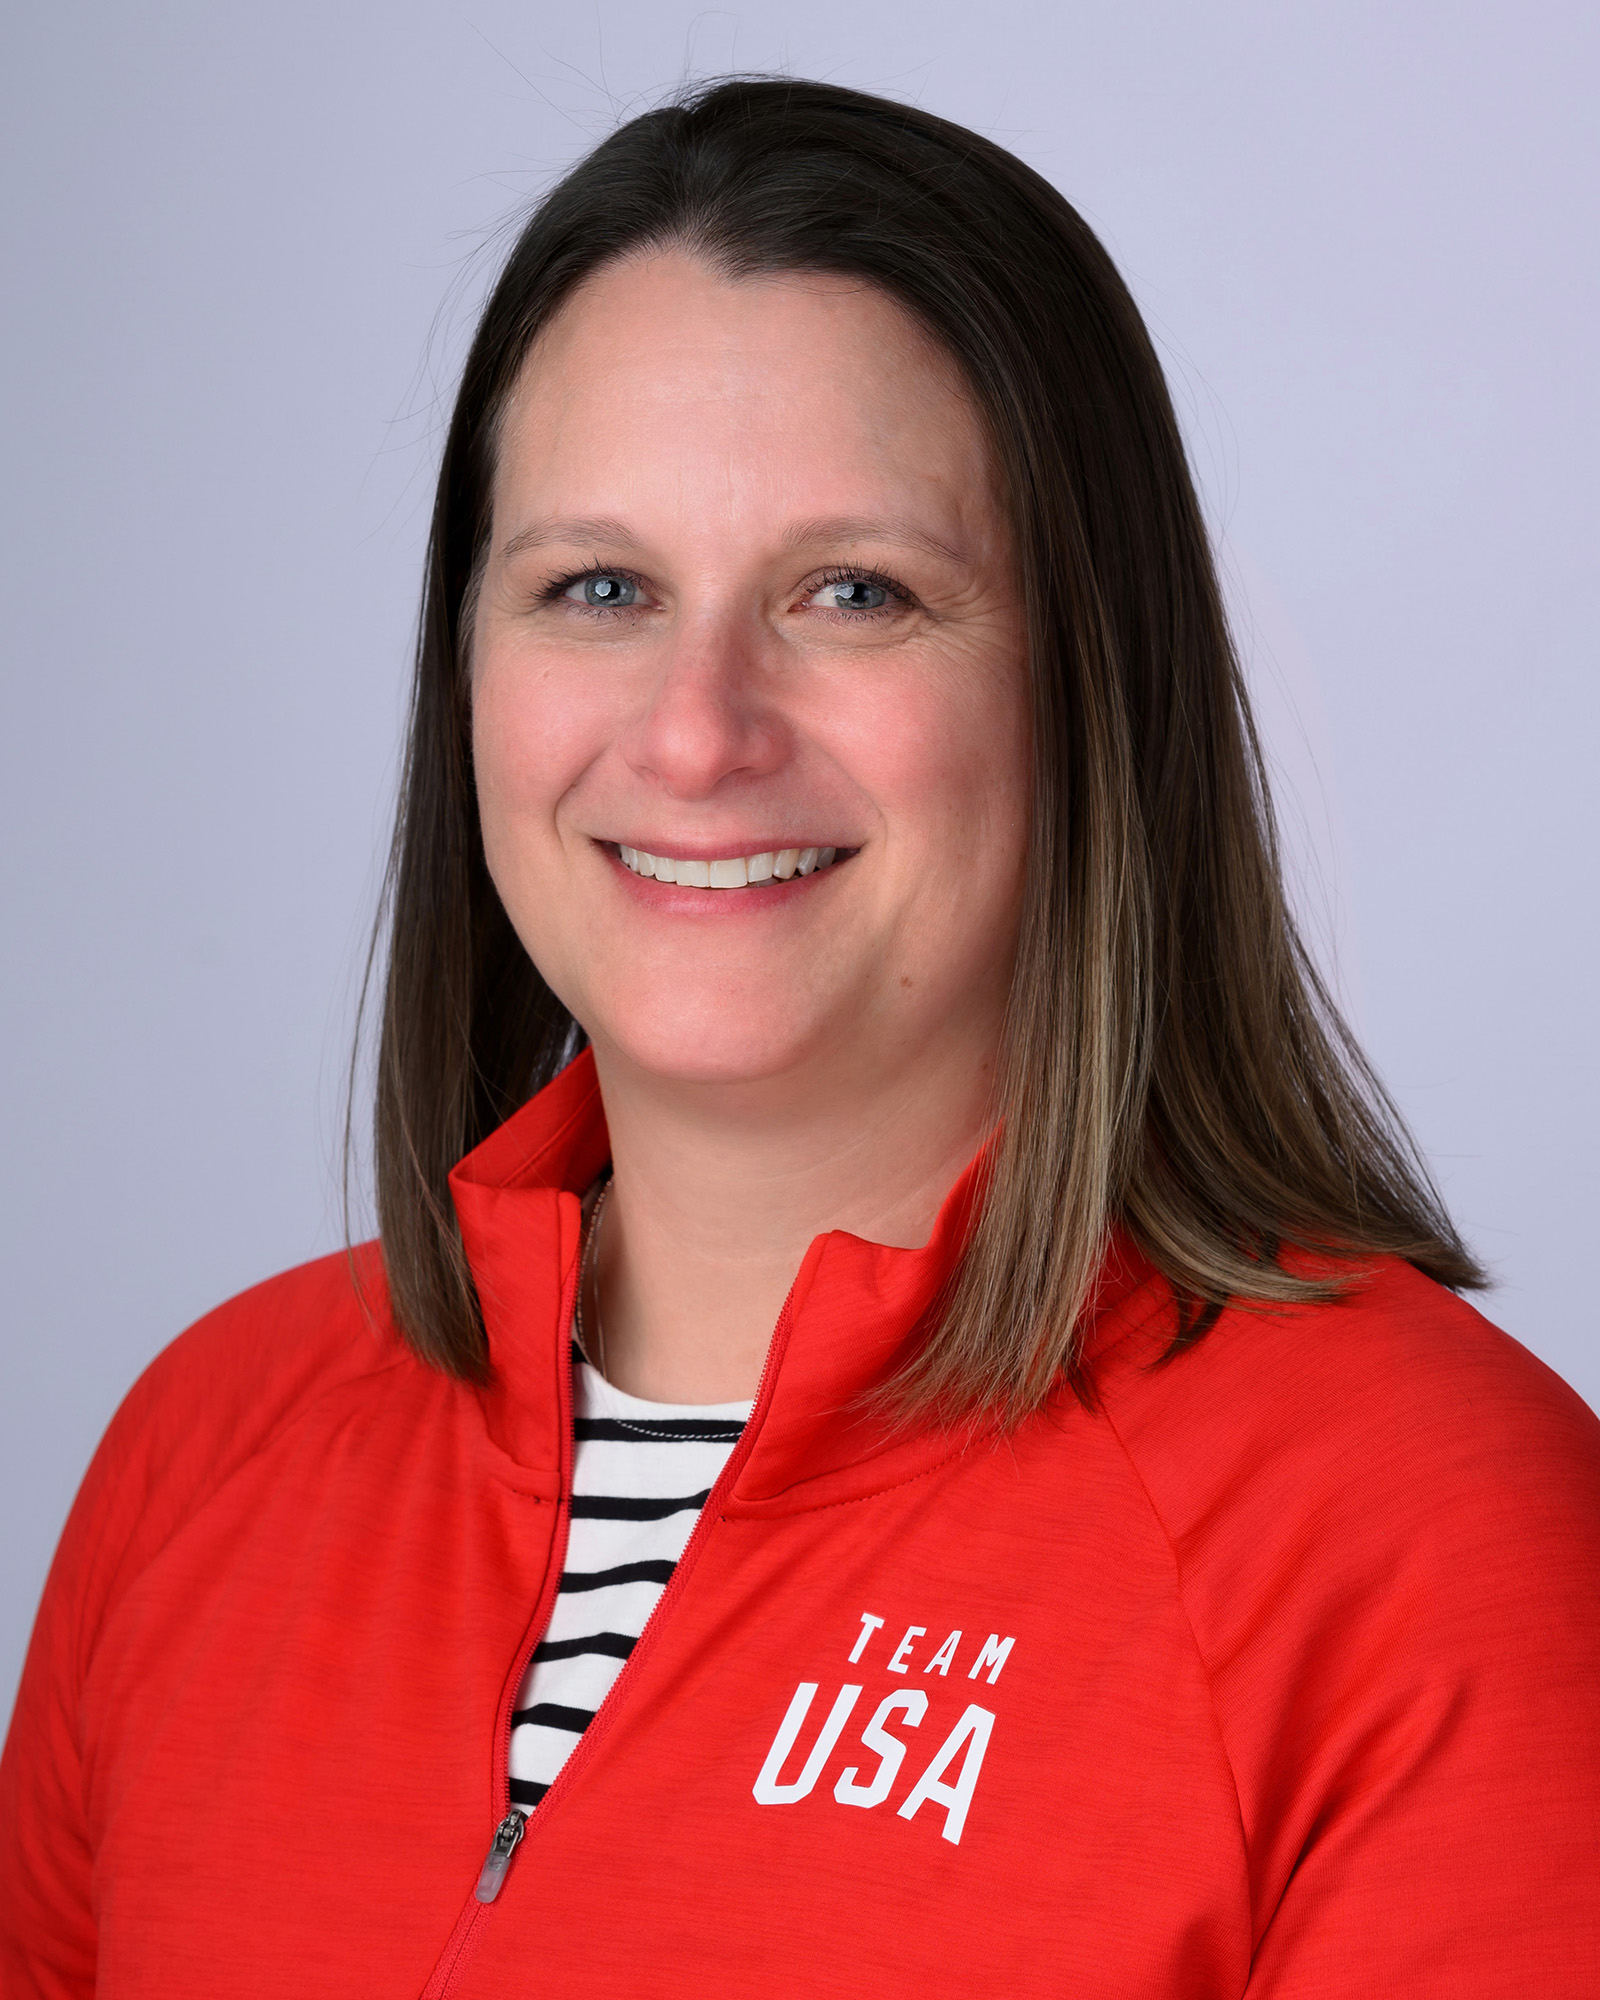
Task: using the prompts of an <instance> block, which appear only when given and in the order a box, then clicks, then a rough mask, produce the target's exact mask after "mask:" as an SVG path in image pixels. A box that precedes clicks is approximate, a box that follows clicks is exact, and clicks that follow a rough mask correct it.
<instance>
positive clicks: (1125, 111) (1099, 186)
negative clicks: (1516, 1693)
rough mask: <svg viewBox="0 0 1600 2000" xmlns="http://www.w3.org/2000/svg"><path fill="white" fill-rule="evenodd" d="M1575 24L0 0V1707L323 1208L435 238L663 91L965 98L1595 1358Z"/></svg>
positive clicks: (1584, 58) (1492, 1233)
mask: <svg viewBox="0 0 1600 2000" xmlns="http://www.w3.org/2000/svg"><path fill="white" fill-rule="evenodd" d="M1595 21H1596V16H1595V13H1594V10H1593V9H1592V8H1591V7H1587V6H1580V5H1578V4H1571V5H1553V4H1535V5H1532V6H1530V5H1528V4H1517V5H1512V4H1498V5H1482V4H1471V0H1468V4H1465V5H1463V4H1460V0H1456V4H1451V5H1442V4H1441V5H1431V4H1418V0H1379V4H1370V0H1366V3H1364V4H1340V5H1335V6H1320V7H1304V6H1302V7H1293V6H1283V5H1275V6H1269V5H1259V6H1250V5H1243V4H1210V5H1208V4H1204V0H1202V4H1199V5H1196V4H1194V0H1183V4H1169V5H1161V4H1154V0H1116V4H1109V3H1108V0H1095V4H1084V0H1066V4H1054V5H1049V4H1037V0H1035V4H1030V0H986V4H984V5H982V6H973V5H971V4H970V0H969V3H968V4H946V0H915V4H894V3H893V0H807V4H804V5H802V6H798V7H797V6H794V5H792V4H788V5H781V6H780V5H776V4H770V3H769V0H763V4H753V5H745V6H738V7H732V8H725V9H717V10H693V9H690V8H689V7H687V6H684V5H682V4H680V0H599V4H598V5H593V4H591V5H579V6H562V7H555V6H548V5H546V6H540V5H533V6H517V5H512V4H508V0H473V4H471V5H452V4H445V3H444V0H439V4H432V5H424V4H416V3H415V0H385V4H381V5H379V4H371V3H369V4H365V5H353V4H348V0H317V4H316V5H311V4H307V0H277V4H275V5H272V6H270V7H261V6H247V5H244V4H242V0H241V4H227V5H220V4H211V5H203V4H202V5H190V6H185V5H181V4H176V0H160V4H155V5H145V6H137V5H133V6H130V5H118V6H115V7H112V6H107V5H99V6H84V5H77V6H53V7H38V6H35V7H26V8H24V7H16V8H13V9H11V10H10V14H9V21H8V24H7V26H6V27H5V28H4V30H3V31H0V33H3V37H4V41H3V46H0V78H3V82H0V93H3V98H0V134H3V139H0V144H3V147H4V164H3V173H0V185H3V187H4V188H5V190H6V193H5V199H4V202H3V204H0V209H3V212H0V228H3V231H4V244H3V251H0V292H3V300H4V304H3V327H0V410H3V416H0V425H3V432H0V436H3V446H0V449H3V453H4V461H3V462H4V479H3V498H0V507H3V510H4V512H3V521H0V564H3V577H4V611H3V618H4V624H3V633H4V662H5V664H4V673H5V679H4V706H3V716H4V728H3V743H0V760H3V761H0V812H3V815H4V818H3V857H4V869H3V874H4V895H5V904H4V912H3V919H0V921H3V930H0V936H3V940H4V971H3V988H0V1027H3V1047H4V1063H5V1068H4V1104H5V1109H6V1125H5V1145H4V1150H3V1167H4V1174H5V1182H4V1193H3V1201H0V1229H3V1233H4V1243H3V1254H4V1287H3V1294H0V1296H3V1298H4V1337H3V1344H0V1361H3V1375H0V1520H3V1522H4V1538H3V1540H4V1546H3V1550H0V1558H3V1567H0V1703H3V1702H4V1701H5V1700H6V1699H8V1698H9V1694H10V1689H11V1686H12V1683H13V1678H14V1674H15V1671H16V1669H17V1666H18V1664H19V1662H20V1658H21V1652H22V1648H23V1645H24V1643H25V1639H26V1633H27V1627H28V1623H29V1620H30V1619H31V1616H32V1612H33V1606H34V1603H35V1601H36V1598H37V1593H38V1589H39V1586H40V1584H41V1582H42V1580H43V1577H44V1572H45V1567H46V1564H47V1562H48V1560H49V1554H50V1550H51V1547H52V1545H53V1543H54V1540H55V1537H56V1534H57V1533H58V1531H59V1528H60V1524H61V1521H62V1518H63V1516H64V1514H65V1511H66V1508H67V1506H68V1503H69V1501H70V1498H71V1495H72V1492H73V1489H74V1487H75V1485H76V1482H77V1480H78V1478H79V1476H80V1474H81V1472H82V1470H83V1467H84V1465H85V1463H86V1461H87V1459H88V1457H89V1454H90V1452H91V1450H92V1449H93V1446H94V1443H95V1440H96V1438H97V1436H98V1434H99V1432H100V1431H101V1429H102V1427H103V1426H104V1424H105V1422H106V1420H107V1418H108V1417H109V1416H110V1414H111V1411H112V1409H113V1408H114V1406H115V1404H116V1402H117V1400H118V1398H119V1397H120V1396H121V1394H122V1393H123V1391H124V1390H125V1389H126V1388H127V1386H128V1384H129V1383H130V1382H131V1380H132V1379H133V1377H134V1375H135V1374H136V1373H137V1372H138V1370H139V1369H140V1368H141V1367H142V1366H143V1365H144V1363H145V1362H146V1361H147V1360H148V1359H149V1358H150V1356H151V1355H153V1354H154V1353H155V1352H156V1350H157V1349H158V1348H159V1347H161V1346H162V1345H163V1344H164V1343H165V1342H166V1341H167V1340H169V1339H170V1338H171V1337H172V1336H173V1335H174V1334H175V1333H176V1332H177V1331H178V1330H179V1329H180V1328H181V1327H182V1326H184V1325H185V1324H186V1323H187V1322H188V1321H189V1320H190V1319H192V1318H193V1317H195V1316H196V1315H197V1314H198V1313H200V1312H201V1311H203V1310H204V1309H205V1308H206V1307H207V1306H209V1305H211V1304H213V1303H214V1302H215V1301H217V1300H218V1299H220V1298H222V1297H224V1296H226V1295H227V1294H228V1293H231V1292H233V1291H235V1290H237V1289H239V1288H240V1287H241V1286H244V1285H246V1284H249V1283H251V1282H252V1281H254V1280H255V1279H258V1278H261V1277H264V1276H265V1275H267V1274H268V1273H269V1272H271V1271H273V1270H274V1269H276V1268H279V1267H281V1266H283V1265H285V1264H290V1263H293V1262H296V1261H298V1260H299V1259H301V1258H303V1257H306V1256H308V1255H311V1254H313V1253H315V1252H318V1251H320V1250H323V1249H326V1248H329V1247H331V1246H332V1245H334V1244H335V1243H336V1242H337V1241H338V1240H339V1233H340V1221H339V1213H338V1201H337V1194H336V1178H335V1173H334V1159H335V1155H336V1151H337V1144H336V1142H337V1133H338V1127H339V1099H340V1090H341V1085H342V1079H343V1069H344V1063H345V1057H346V1049H347V1043H348V1037H349V1027H350V1018H351V1000H352V994H353V989H354V983H355V977H356V974H357V972H358V969H359V962H360V955H361V944H362V939H363V935H364V930H365V926H366V923H367V921H368V918H369V915H370V910H371V905H372V899H373V895H374V891H375V886H376V882H377V869H376V864H375V858H374V857H375V854H376V852H377V849H378V847H379V845H380V843H381V840H382V837H383V834H384V830H385V825H386V820H387V814H388V809H389V803H390V796H391V789H392V785H393V780H394V772H395V756H396V749H397V742H398V732H399V722H400V715H401V705H402V688H403V683H404V677H405V670H406V653H407V643H408V636H409V627H410V622H411V616H412V611H413V606H414V602H415V596H416V579H417V575H418V570H419V560H420V552H421V548H422V538H423V533H424V527H425V522H426V514H427V502H428V492H429V484H430V478H431V470H432V465H433V461H434V456H435V452H436V450H437V445H438V440H439V435H440V426H441V420H442V414H441V413H442V411H443V409H444V407H445V399H446V398H447V397H448V394H449V390H450V386H451V380H452V368H453V365H454V363H455V361H456V359H457V358H458V356H459V354H460V351H461V342H462V337H463V333H464V331H465V329H466V327H467V326H468V324H469V323H470V317H471V307H472V304H473V302H474V300H475V299H477V298H478V297H479V296H480V295H481V287H482V283H483V279H484V276H485V274H486V272H487V270H488V268H489V262H488V253H487V252H486V251H485V250H484V249H483V247H482V246H483V245H484V244H485V241H486V239H487V238H488V236H489V235H490V233H491V232H492V231H493V229H494V228H495V226H496V225H497V224H499V223H500V222H501V221H502V220H503V219H504V218H505V217H506V216H507V215H508V214H510V213H511V212H512V211H513V210H514V209H515V208H516V207H517V206H518V205H519V204H520V203H522V202H523V201H525V200H526V199H527V198H529V197H530V196H531V195H532V194H533V193H535V192H536V191H537V190H538V189H539V188H540V187H541V186H542V185H544V184H545V182H546V181H547V179H548V177H549V176H550V175H551V174H552V173H554V172H555V171H556V170H557V169H559V168H560V167H561V166H562V165H563V164H564V163H566V162H567V161H569V160H570V159H572V158H573V157H574V156H575V155H576V154H578V153H579V152H581V151H582V150H584V149H585V148H586V147H587V146H588V145H590V144H591V143H593V141H594V140H596V139H598V138H599V137H600V136H601V135H602V134H603V133H604V132H605V131H606V130H607V129H609V127H610V125H611V124H612V123H613V122H614V120H615V119H616V118H617V117H618V116H619V115H621V114H622V113H624V112H626V111H628V110H632V109H638V108H643V106H644V105H645V104H646V103H648V102H649V101H650V100H651V99H653V98H654V97H655V96H656V95H658V94H659V93H660V92H661V91H663V90H664V89H666V88H669V87H671V86H672V85H673V84H674V83H676V82H678V81H680V80H681V79H682V78H683V77H684V76H685V75H686V74H703V73H706V72H708V71H714V70H720V69H725V68H728V67H732V66H737V67H743V68H771V67H787V68H789V69H791V70H792V71H794V72H796V73H800V74H812V75H820V76H827V77H833V78H836V79H839V80H841V81H846V82H850V83H855V84H860V85H864V86H866V87H868V88H873V89H879V90H884V91H887V92H890V93H892V94H898V95H902V96H906V97H910V98H913V99H915V100H916V101H918V102H920V103H923V104H926V105H927V106H929V107H930V108H931V109H934V110H936V111H939V112H942V113H945V114H947V115H949V116H951V117H954V118H957V119H960V120H962V121H964V122H966V123H968V124H971V125H973V126H976V127H977V128H978V129H980V130H981V131H984V132H987V133H990V134H992V135H993V136H995V137H996V138H998V139H999V140H1000V141H1001V142H1002V143H1004V144H1006V145H1009V146H1011V147H1013V148H1014V149H1015V150H1016V151H1018V152H1019V153H1021V154H1022V155H1023V156H1024V157H1025V158H1026V159H1028V160H1030V161H1032V162H1033V163H1034V164H1035V165H1036V166H1037V167H1039V168H1040V169H1041V170H1042V171H1043V172H1044V173H1045V174H1047V175H1048V176H1049V177H1050V178H1051V179H1052V180H1054V181H1055V182H1056V184H1057V185H1058V186H1060V187H1061V188H1063V189H1064V190H1065V191H1066V193H1067V194H1068V195H1069V196H1070V198H1071V199H1072V200H1073V201H1074V202H1076V203H1077V204H1078V206H1079V207H1080V208H1081V209H1082V210H1083V211H1084V213H1085V214H1086V215H1087V216H1088V217H1089V219H1090V221H1091V222H1092V223H1093V224H1094V225H1095V226H1096V227H1097V228H1098V229H1099V230H1100V231H1101V233H1102V234H1103V235H1104V237H1105V239H1106V241H1107V242H1108V244H1109V246H1110V248H1111V249H1112V252H1113V254H1114V255H1115V256H1116V257H1117V258H1118V259H1119V261H1120V263H1121V265H1122V268H1123V270H1124V271H1125V272H1126V273H1127V275H1128V277H1129V279H1130V281H1131V282H1132V284H1133V287H1134V290H1135V291H1136V293H1137V294H1138V296H1139V298H1140V300H1141V302H1142V303H1143V305H1144V307H1145V309H1146V311H1147V313H1148V315H1149V317H1150V320H1151V323H1152V326H1153V328H1154V330H1155V332H1156V335H1157V338H1158V340H1159V341H1160V343H1161V345H1162V349H1163V352H1164V354H1165V356H1166V359H1167V362H1168V365H1169V370H1170V373H1171V376H1172V379H1173V383H1174V387H1175V389H1176V392H1177V395H1178V398H1179V402H1180V405H1181V407H1182V409H1183V411H1184V415H1185V421H1186V422H1187V423H1188V425H1189V427H1190V431H1191V436H1192V440H1193V445H1194V451H1195V456H1196V462H1197V466H1198V470H1199V473H1200V476H1201V479H1202V482H1203V484H1204V487H1205V491H1206V495H1207V500H1208V504H1209V506H1210V509H1211V513H1212V518H1213V521H1214V523H1215V527H1216V530H1217V533H1218V536H1219V540H1220V541H1221V543H1222V545H1223V549H1224V555H1225V560H1226V563H1227V568H1228V573H1229V576H1230V582H1231V587H1232V589H1233V592H1234V596H1235V602H1236V604H1237V606H1238V610H1239V616H1240V623H1241V626H1242V628H1243V631H1244V633H1245V637H1246V640H1247V644H1248V647H1249V650H1250V654H1251V661H1252V672H1253V674H1254V675H1255V678H1256V681H1257V685H1258V688H1259V690H1260V696H1261V700H1262V704H1263V714H1264V719H1265V721H1266V724H1267V728H1268V733H1269V736H1270V739H1271V744H1272V748H1273V753H1274V757H1275V760H1276V762H1277V765H1278V768H1279V772H1280V777H1281V780H1282V784H1283V789H1284V793H1285V799H1284V807H1285V819H1286V823H1287V826H1288V831H1289V838H1290V847H1291V852H1292V858H1293V861H1294V866H1295V871H1296V882H1297V891H1296V893H1297V895H1298V896H1299V898H1300V901H1301V906H1302V908H1303V910H1304V911H1305V913H1306V916H1307V920H1308V922H1309V924H1310V925H1311V928H1312V930H1313V932H1314V934H1315V936H1316V937H1317V939H1318V940H1319V948H1320V949H1322V950H1323V951H1324V952H1325V953H1329V954H1334V953H1336V955H1337V964H1338V973H1339V977H1340V980H1341V984H1342V990H1343V992H1344V994H1345V996H1346V999H1347V1001H1348V1003H1349V1005H1350V1007H1351V1009H1352V1011H1353V1012H1354V1014H1355V1016H1356V1018H1357V1021H1358V1023H1359V1025H1360V1027H1361V1029H1362V1031H1363V1033H1364V1034H1365V1036H1366V1039H1367V1042H1368V1045H1369V1046H1370V1048H1371V1050H1372V1051H1373V1053H1374V1055H1375V1057H1376V1058H1377V1061H1378V1063H1379V1064H1380V1066H1381V1068H1382V1070H1383V1072H1384V1074H1385V1075H1386V1077H1387V1078H1388V1080H1389V1082H1390V1083H1391V1085H1392V1086H1393V1088H1394V1090H1395V1092H1396V1094H1397V1096H1398V1097H1399V1099H1400V1101H1401V1103H1402V1104H1403V1106H1404V1107H1405V1109H1406V1111H1407V1113H1408V1114H1409V1115H1410V1117H1411V1118H1412V1120H1413V1121H1414V1123H1415V1126H1416V1129H1417V1130H1418V1132H1419V1134H1420V1135H1421V1137H1422V1139H1423V1141H1424V1143H1425V1145H1426V1146H1427V1148H1428V1151H1429V1153H1430V1154H1431V1156H1432V1159H1433V1161H1434V1163H1435V1166H1436V1168H1437V1171H1438V1173H1439V1176H1440V1178H1441V1180H1442V1182H1443V1184H1444V1186H1445V1188H1446V1191H1447V1193H1448V1195H1449V1197H1450V1199H1451V1201H1452V1202H1453V1204H1454V1206H1455V1208H1456V1210H1457V1212H1458V1214H1459V1215H1460V1217H1461V1218H1462V1220H1463V1222H1464V1223H1465V1224H1466V1226H1467V1228H1468V1230H1469V1232H1470V1234H1471V1237H1472V1239H1473V1240H1474V1242H1475V1243H1476V1244H1477V1245H1478V1247H1479V1248H1480V1250H1481V1251H1482V1252H1483V1254H1484V1255H1485V1256H1486V1257H1487V1258H1488V1259H1489V1261H1490V1262H1491V1264H1492V1265H1493V1266H1494V1267H1495V1269H1496V1270H1497V1271H1498V1272H1499V1274H1500V1276H1501V1279H1502V1285H1501V1289H1500V1290H1499V1292H1498V1294H1497V1295H1496V1296H1495V1297H1494V1299H1493V1301H1492V1303H1491V1305H1490V1310H1491V1312H1493V1313H1494V1314H1495V1316H1496V1317H1498V1318H1499V1319H1500V1320H1501V1321H1502V1322H1503V1323H1504V1324H1505V1325H1506V1326H1508V1327H1509V1328H1510V1329H1511V1330H1512V1331H1513V1332H1515V1333H1516V1334H1517V1335H1518V1336H1519V1337H1520V1338H1521V1339H1523V1340H1524V1341H1526V1342H1527V1343H1528V1345H1529V1346H1531V1347H1532V1348H1534V1349H1535V1350H1536V1351H1537V1352H1538V1353H1540V1354H1542V1355H1543V1356H1545V1357H1546V1358H1547V1359H1548V1360H1549V1361H1550V1362H1551V1363H1553V1365H1554V1366H1555V1367H1557V1368H1558V1369H1560V1370H1561V1371H1562V1373H1564V1374H1565V1375H1566V1376H1567V1377H1568V1378H1569V1380H1571V1381H1572V1382H1574V1383H1575V1384H1576V1385H1577V1386H1578V1388H1579V1389H1580V1390H1581V1391H1583V1393H1584V1394H1585V1395H1586V1396H1587V1397H1588V1398H1589V1400H1590V1401H1591V1402H1600V1343H1597V1340H1596V1334H1595V1306H1594V1299H1595V1276H1594V1270H1593V1261H1594V1260H1593V1250H1594V1238H1595V1225H1594V1204H1595V1194H1596V1172H1595V1165H1594V1150H1593V1147H1594V1140H1593V1134H1594V1131H1595V1125H1596V1111H1597V1104H1596V1097H1597V1090H1596V1061H1595V1054H1594V1026H1595V1003H1594V988H1595V984H1596V974H1597V971H1600V953H1597V948H1596V939H1595V929H1594V908H1595V886H1596V884H1595V874H1596V861H1595V855H1596V838H1595V836H1596V796H1597V791H1600V787H1597V785H1596V782H1595V777H1594V764H1595V753H1596V746H1597V731H1596V707H1597V701H1596V646H1595V626H1596V614H1595V572H1594V561H1593V550H1594V545H1595V534H1596V527H1597V513H1600V509H1597V504H1596V499H1595V481H1596V468H1597V466H1600V435H1597V430H1600V426H1597V406H1600V399H1597V395H1596V388H1595V366H1596V348H1597V343H1596V308H1597V305H1600V285H1597V274H1596V250H1595V234H1594V201H1593V197H1594V193H1595V186H1596V157H1595V155H1596V136H1595V135H1596V119H1595V115H1594V106H1595V101H1596V96H1595V93H1596V83H1597V77H1596V69H1597V64H1596V60H1595V58H1596V30H1595Z"/></svg>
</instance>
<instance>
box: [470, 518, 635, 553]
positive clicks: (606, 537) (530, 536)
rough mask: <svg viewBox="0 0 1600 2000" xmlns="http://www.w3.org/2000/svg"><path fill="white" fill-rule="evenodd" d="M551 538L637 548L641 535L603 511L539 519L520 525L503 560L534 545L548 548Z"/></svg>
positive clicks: (504, 550) (504, 551)
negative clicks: (523, 525)
mask: <svg viewBox="0 0 1600 2000" xmlns="http://www.w3.org/2000/svg"><path fill="white" fill-rule="evenodd" d="M551 542H606V543H609V544H610V545H611V547H612V548H623V549H636V548H637V547H638V546H639V541H638V537H637V536H636V535H634V534H633V533H632V532H631V531H630V530H629V529H628V528H627V527H625V526H624V525H623V523H622V522H621V521H615V520H611V519H609V518H608V517H607V516H605V515H603V514H573V515H565V516H562V517H559V518H557V519H555V520H550V521H535V522H534V523H533V524H532V525H531V526H530V527H526V528H520V529H519V530H518V531H517V533H516V534H514V535H513V536H512V537H511V539H510V541H508V542H507V543H506V545H505V546H504V548H502V549H501V551H500V560H501V561H502V562H509V561H510V560H511V558H512V557H513V556H523V555H526V554H527V553H528V551H529V550H530V549H542V548H547V547H548V546H549V545H550V543H551Z"/></svg>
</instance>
